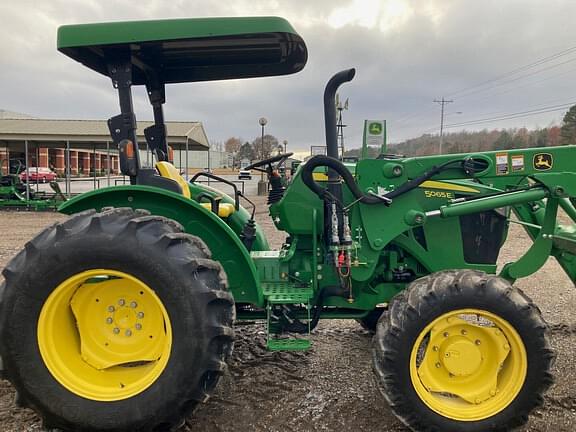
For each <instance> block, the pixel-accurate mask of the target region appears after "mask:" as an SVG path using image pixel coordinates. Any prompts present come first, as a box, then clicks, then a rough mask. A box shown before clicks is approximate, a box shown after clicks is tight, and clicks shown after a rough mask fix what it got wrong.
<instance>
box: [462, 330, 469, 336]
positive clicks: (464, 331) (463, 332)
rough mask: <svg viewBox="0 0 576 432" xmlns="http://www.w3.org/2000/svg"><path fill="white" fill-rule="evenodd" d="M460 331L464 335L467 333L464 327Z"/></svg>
mask: <svg viewBox="0 0 576 432" xmlns="http://www.w3.org/2000/svg"><path fill="white" fill-rule="evenodd" d="M460 333H462V334H463V335H464V336H466V334H468V332H467V331H466V330H464V329H462V331H461V332H460Z"/></svg>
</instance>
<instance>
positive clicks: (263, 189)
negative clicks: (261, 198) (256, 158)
mask: <svg viewBox="0 0 576 432" xmlns="http://www.w3.org/2000/svg"><path fill="white" fill-rule="evenodd" d="M267 123H268V120H266V118H265V117H260V119H259V120H258V124H260V126H262V138H261V143H260V145H261V147H262V158H264V126H266V124H267ZM267 192H268V182H266V181H265V180H264V172H261V173H260V181H259V182H258V195H266V193H267Z"/></svg>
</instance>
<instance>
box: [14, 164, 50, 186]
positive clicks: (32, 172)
mask: <svg viewBox="0 0 576 432" xmlns="http://www.w3.org/2000/svg"><path fill="white" fill-rule="evenodd" d="M20 179H21V180H22V181H24V182H40V183H46V182H51V181H55V180H56V173H55V172H54V171H52V170H51V169H50V168H36V167H30V168H28V169H26V170H24V171H22V172H21V173H20Z"/></svg>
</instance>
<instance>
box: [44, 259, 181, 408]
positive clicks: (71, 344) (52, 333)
mask: <svg viewBox="0 0 576 432" xmlns="http://www.w3.org/2000/svg"><path fill="white" fill-rule="evenodd" d="M38 343H39V347H40V352H41V354H42V357H43V359H44V362H45V363H46V366H47V367H48V369H49V370H50V372H51V373H52V375H53V376H54V377H55V378H56V379H57V380H58V381H59V382H60V383H61V384H62V385H63V386H64V387H66V388H68V389H69V390H71V391H73V392H74V393H76V394H78V395H80V396H83V397H86V398H88V399H93V400H120V399H124V398H127V397H130V396H133V395H134V394H138V393H140V392H141V391H143V390H144V389H146V388H147V387H148V386H150V385H151V384H152V383H153V382H154V381H155V380H156V379H157V378H158V376H159V375H160V374H161V373H162V371H163V370H164V368H165V367H166V364H167V362H168V358H169V357H170V350H171V344H172V330H171V325H170V321H169V318H168V314H167V312H166V309H165V308H164V306H163V304H162V302H161V300H160V299H159V298H158V296H157V295H156V293H155V292H154V291H153V290H152V289H151V288H150V287H148V286H147V285H146V284H144V283H143V282H142V281H140V280H139V279H136V278H135V277H133V276H131V275H128V274H126V273H122V272H119V271H116V270H101V269H98V270H88V271H85V272H82V273H79V274H76V275H74V276H72V277H70V278H68V279H67V280H65V281H64V282H62V284H60V285H59V286H58V287H57V288H56V289H55V290H54V291H53V292H52V294H51V295H50V296H49V297H48V299H47V300H46V302H45V304H44V306H43V308H42V312H41V314H40V319H39V320H38Z"/></svg>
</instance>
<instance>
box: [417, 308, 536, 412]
mask: <svg viewBox="0 0 576 432" xmlns="http://www.w3.org/2000/svg"><path fill="white" fill-rule="evenodd" d="M527 364H528V362H527V357H526V348H525V347H524V343H523V342H522V339H521V338H520V336H519V335H518V333H517V332H516V330H515V329H514V328H513V327H512V326H511V325H510V323H508V322H507V321H506V320H504V319H502V318H500V317H499V316H497V315H495V314H493V313H491V312H487V311H484V310H477V309H461V310H456V311H453V312H449V313H446V314H444V315H441V316H440V317H438V318H436V319H435V320H434V321H433V322H431V323H430V324H429V325H428V326H426V328H425V329H424V330H423V331H422V332H421V333H420V334H419V336H418V338H417V340H416V343H415V344H414V346H413V348H412V352H411V355H410V378H411V381H412V385H413V386H414V389H415V390H416V393H417V394H418V396H419V397H420V399H422V401H423V402H424V403H425V404H426V405H427V406H428V407H429V408H430V409H432V410H433V411H435V412H436V413H438V414H440V415H442V416H444V417H447V418H450V419H453V420H458V421H478V420H482V419H486V418H488V417H491V416H493V415H495V414H497V413H499V412H501V411H502V410H503V409H505V408H506V407H507V406H508V405H510V403H512V401H513V400H514V399H515V398H516V396H517V395H518V393H519V392H520V390H521V388H522V386H523V384H524V381H525V379H526V370H527Z"/></svg>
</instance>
